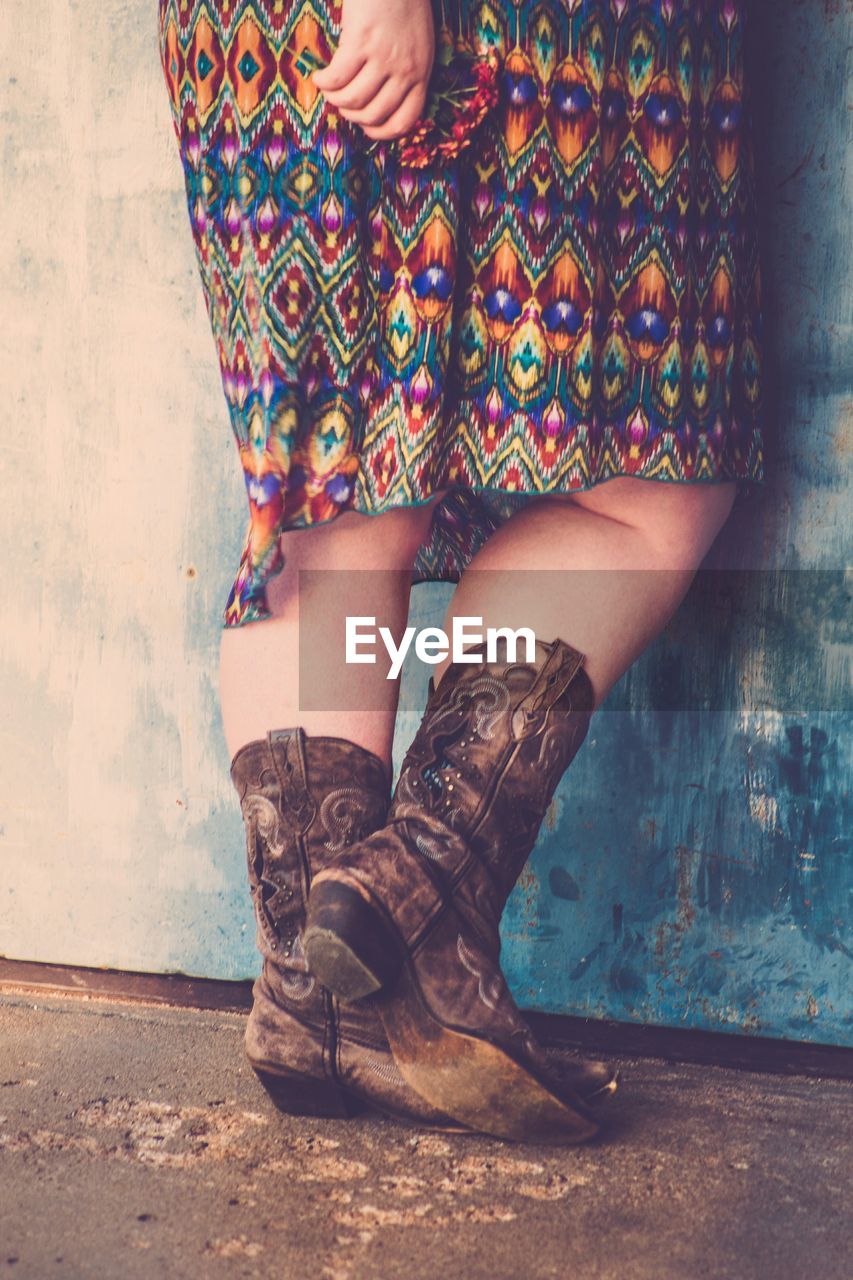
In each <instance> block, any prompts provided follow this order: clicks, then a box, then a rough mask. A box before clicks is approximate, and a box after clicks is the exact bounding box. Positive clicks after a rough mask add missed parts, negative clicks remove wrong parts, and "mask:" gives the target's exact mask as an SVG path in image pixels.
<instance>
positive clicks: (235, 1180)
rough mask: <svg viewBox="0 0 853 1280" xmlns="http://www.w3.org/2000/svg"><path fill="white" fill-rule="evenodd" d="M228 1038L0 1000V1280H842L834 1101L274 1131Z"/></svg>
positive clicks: (843, 1107) (735, 1096)
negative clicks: (574, 1125)
mask: <svg viewBox="0 0 853 1280" xmlns="http://www.w3.org/2000/svg"><path fill="white" fill-rule="evenodd" d="M242 1029H243V1018H242V1016H241V1015H238V1014H219V1013H216V1014H214V1013H207V1012H192V1011H185V1010H176V1009H165V1008H161V1007H155V1006H146V1005H139V1004H135V1005H131V1004H117V1003H108V1002H106V1001H96V1000H74V999H70V1000H69V999H59V998H56V999H54V998H45V997H43V996H37V997H36V996H29V995H27V994H23V993H22V994H14V993H8V994H6V995H5V996H3V997H2V998H0V1277H2V1276H5V1275H7V1274H8V1275H9V1276H10V1277H12V1276H14V1277H15V1280H24V1278H26V1280H45V1278H46V1277H51V1276H57V1277H63V1278H67V1277H81V1278H83V1277H85V1278H86V1280H90V1278H98V1280H100V1277H104V1280H117V1278H118V1277H121V1278H122V1280H136V1277H140V1278H141V1277H145V1278H146V1280H147V1278H148V1277H182V1280H183V1278H189V1280H196V1277H203V1278H206V1277H212V1278H214V1277H215V1278H218V1277H222V1278H223V1280H230V1278H231V1277H237V1276H257V1277H273V1276H275V1277H277V1278H279V1280H289V1278H290V1277H294V1278H295V1277H300V1278H301V1277H309V1276H310V1277H319V1278H320V1280H362V1277H364V1278H365V1280H366V1278H367V1277H370V1278H371V1280H373V1278H377V1277H378V1278H379V1280H384V1278H385V1277H389V1278H395V1280H396V1278H397V1277H400V1278H401V1280H402V1278H405V1280H434V1278H435V1277H442V1280H456V1278H457V1277H459V1278H464V1280H480V1278H481V1277H482V1278H483V1280H485V1278H486V1277H488V1278H489V1280H516V1278H519V1280H520V1278H521V1277H525V1278H530V1280H536V1278H538V1277H546V1276H559V1277H576V1278H580V1280H610V1278H611V1277H613V1278H614V1280H615V1278H616V1277H619V1280H652V1278H654V1280H667V1278H668V1277H678V1280H693V1278H694V1277H709V1278H711V1280H728V1278H729V1277H730V1278H731V1280H751V1278H753V1277H761V1278H762V1280H763V1278H764V1277H767V1278H768V1280H771V1278H772V1280H788V1278H790V1280H803V1278H804V1277H810V1278H811V1280H835V1278H836V1277H837V1278H838V1280H842V1278H843V1280H849V1277H850V1276H851V1275H853V1251H851V1240H853V1212H852V1210H853V1203H851V1176H850V1175H851V1169H853V1105H851V1104H852V1103H853V1085H849V1084H845V1083H842V1082H839V1081H820V1080H814V1079H805V1078H794V1077H779V1076H761V1075H756V1074H739V1073H737V1072H734V1071H726V1070H720V1069H713V1068H702V1067H696V1066H672V1065H668V1064H665V1063H660V1062H652V1061H648V1060H644V1061H637V1062H633V1061H625V1062H624V1064H622V1067H623V1083H622V1086H621V1089H620V1092H619V1093H618V1094H617V1096H616V1098H615V1099H614V1100H613V1102H612V1103H611V1105H610V1109H609V1113H608V1114H609V1115H610V1117H611V1119H610V1124H609V1126H608V1133H607V1136H606V1137H605V1138H603V1139H601V1140H597V1141H596V1142H595V1143H594V1144H592V1145H588V1146H585V1147H580V1148H568V1149H563V1150H556V1149H554V1148H542V1147H520V1146H511V1145H508V1144H502V1143H500V1142H497V1141H492V1140H490V1139H483V1138H478V1137H460V1138H448V1137H446V1136H443V1135H437V1134H428V1133H418V1132H417V1131H414V1130H412V1129H408V1128H405V1127H403V1126H402V1125H396V1124H394V1123H392V1122H391V1121H385V1120H382V1119H356V1120H349V1121H317V1120H304V1119H294V1118H291V1117H286V1116H280V1115H279V1114H278V1113H277V1112H276V1111H274V1110H273V1109H272V1108H271V1106H270V1105H269V1104H268V1103H267V1100H266V1096H265V1094H264V1093H263V1091H262V1090H261V1089H260V1087H259V1086H258V1085H257V1083H256V1081H255V1079H254V1077H253V1075H252V1073H251V1072H250V1071H249V1070H248V1069H247V1067H245V1066H244V1064H243V1061H242V1045H241V1037H242Z"/></svg>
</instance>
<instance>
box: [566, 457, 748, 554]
mask: <svg viewBox="0 0 853 1280" xmlns="http://www.w3.org/2000/svg"><path fill="white" fill-rule="evenodd" d="M736 490H737V483H736V481H734V480H732V481H715V482H713V483H711V482H702V481H695V482H693V483H692V484H691V483H676V482H674V481H667V480H641V479H638V478H636V477H633V476H615V477H614V478H613V479H612V480H605V481H602V482H601V483H600V484H597V485H594V486H593V487H592V488H590V489H580V490H577V491H576V492H574V493H569V494H561V495H559V496H560V498H561V499H562V500H564V501H566V502H569V503H571V504H572V505H573V506H574V507H579V508H581V510H584V511H590V512H592V513H594V514H595V515H598V516H603V517H605V518H606V519H608V520H615V521H617V522H619V523H621V524H627V525H630V526H631V527H632V528H636V529H639V530H641V531H642V533H643V534H644V536H645V537H647V538H649V539H651V540H653V541H654V540H659V541H661V542H663V543H664V544H665V545H667V546H672V545H673V543H674V542H677V543H680V544H681V545H683V546H684V549H685V551H688V550H689V549H691V548H693V549H694V551H695V552H702V548H703V547H705V549H706V550H707V548H708V547H709V546H710V545H711V543H712V542H713V540H714V538H715V537H716V535H717V533H718V532H719V530H720V529H721V528H722V526H723V524H725V521H726V519H727V518H728V515H729V513H730V511H731V508H732V503H733V502H734V497H735V492H736ZM702 554H704V552H702Z"/></svg>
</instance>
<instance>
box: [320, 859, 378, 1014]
mask: <svg viewBox="0 0 853 1280" xmlns="http://www.w3.org/2000/svg"><path fill="white" fill-rule="evenodd" d="M302 947H303V950H304V952H305V959H306V960H307V962H308V968H309V969H310V970H311V972H312V973H313V975H314V977H315V978H316V979H317V980H318V981H319V982H320V983H322V985H323V986H324V987H327V988H328V989H329V990H330V991H332V992H334V994H335V995H336V996H337V997H338V999H339V1000H343V1001H344V1002H349V1001H353V1000H360V999H362V998H363V997H364V996H369V995H373V994H375V993H376V992H377V991H382V990H385V989H386V988H390V987H392V986H393V985H394V983H395V981H396V980H397V978H398V976H399V973H400V968H401V964H402V958H401V955H400V945H399V943H398V940H397V937H396V934H395V933H394V931H393V929H392V928H391V926H390V925H389V924H388V923H387V921H386V920H385V917H384V916H383V915H382V914H381V912H380V911H379V910H377V909H376V908H374V907H372V906H371V905H370V903H369V902H366V901H365V899H364V898H363V897H362V896H361V894H360V893H358V892H357V890H355V889H351V888H350V887H349V886H348V885H345V884H341V883H339V882H337V881H334V880H321V881H320V883H319V884H315V885H314V887H313V888H312V890H311V895H310V897H309V900H308V915H307V918H306V923H305V931H304V933H303V935H302Z"/></svg>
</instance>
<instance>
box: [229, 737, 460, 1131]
mask: <svg viewBox="0 0 853 1280" xmlns="http://www.w3.org/2000/svg"><path fill="white" fill-rule="evenodd" d="M231 777H232V780H233V782H234V785H235V787H236V789H237V793H238V795H239V797H240V806H241V810H242V813H243V817H244V820H245V824H246V840H247V853H248V864H249V881H250V884H251V889H252V897H253V900H254V907H255V919H256V923H257V944H258V948H259V950H260V952H261V954H262V956H263V958H264V963H263V971H262V973H261V975H260V977H259V978H258V979H257V981H256V982H255V984H254V988H253V997H254V1003H253V1007H252V1011H251V1013H250V1015H249V1019H248V1023H247V1027H246V1039H245V1047H246V1054H247V1057H248V1059H249V1062H250V1064H251V1066H252V1068H253V1070H254V1071H255V1073H256V1074H257V1076H258V1078H259V1079H260V1081H261V1083H262V1084H263V1085H264V1087H265V1088H266V1089H267V1091H268V1093H269V1094H270V1096H271V1098H272V1099H273V1101H274V1102H275V1103H276V1105H277V1106H278V1107H279V1108H281V1110H283V1111H287V1112H291V1113H295V1114H299V1115H320V1116H345V1115H350V1114H353V1113H354V1112H356V1111H358V1110H360V1109H362V1107H363V1106H364V1104H367V1105H370V1106H373V1107H375V1108H377V1109H379V1110H381V1111H384V1112H386V1113H389V1114H391V1115H394V1116H397V1117H401V1118H404V1119H408V1120H414V1121H416V1122H419V1123H422V1124H426V1125H428V1126H430V1127H435V1128H441V1129H447V1128H449V1129H458V1128H460V1127H461V1126H460V1125H458V1124H455V1123H454V1122H453V1121H452V1120H450V1119H449V1118H448V1117H446V1116H444V1115H442V1114H441V1113H440V1112H439V1111H438V1110H437V1109H436V1108H434V1107H432V1106H431V1105H430V1104H429V1103H428V1102H427V1101H426V1100H425V1099H424V1098H423V1097H422V1096H421V1095H419V1094H418V1093H416V1092H415V1091H414V1090H413V1089H412V1088H411V1087H410V1086H409V1085H408V1084H407V1083H406V1082H405V1080H404V1079H403V1078H402V1076H401V1074H400V1072H399V1070H398V1069H397V1067H396V1065H395V1063H394V1059H393V1058H392V1056H391V1052H390V1049H389V1047H388V1042H387V1039H386V1036H385V1033H384V1030H383V1027H382V1023H381V1022H380V1020H379V1017H378V1015H377V1014H376V1012H375V1011H374V1010H372V1009H371V1008H370V1007H369V1004H367V1005H363V1006H361V1007H359V1008H354V1009H351V1010H341V1009H339V1007H338V1003H337V1001H336V1000H335V999H334V997H333V996H332V995H331V994H330V993H329V992H328V991H325V990H324V989H323V988H322V987H321V986H320V984H319V983H318V982H317V980H316V979H315V978H314V977H313V975H312V974H310V973H309V972H308V969H307V966H306V963H305V957H304V955H303V953H302V946H301V941H300V937H299V930H300V927H301V925H302V923H303V920H304V914H305V902H306V898H307V893H308V887H309V885H310V883H311V877H312V875H313V873H314V872H315V871H316V870H317V869H318V868H320V867H322V866H324V865H326V864H327V863H328V862H329V861H330V860H331V859H332V858H333V857H334V856H335V855H336V854H337V853H339V852H341V851H342V850H344V849H346V848H347V847H348V846H349V845H350V844H351V843H352V842H353V841H355V840H358V839H359V838H361V837H364V836H366V835H368V834H369V833H370V832H371V831H373V830H375V829H376V827H378V826H379V825H380V823H381V822H382V821H383V820H384V817H385V812H386V809H387V806H388V798H389V790H390V787H389V781H388V777H387V772H386V770H385V767H384V765H383V764H382V762H381V760H379V758H378V757H377V756H375V755H373V753H372V752H370V751H367V750H365V749H364V748H362V747H359V746H358V745H357V744H355V743H352V742H348V741H346V740H345V739H342V738H328V737H314V736H310V737H309V736H308V735H307V734H306V733H305V732H304V731H303V730H302V729H300V728H297V729H284V730H278V731H273V732H271V733H269V734H268V735H267V737H266V738H264V739H259V740H258V741H256V742H251V743H248V744H247V745H246V746H244V747H242V748H241V749H240V751H238V752H237V754H236V755H235V757H234V760H233V761H232V764H231Z"/></svg>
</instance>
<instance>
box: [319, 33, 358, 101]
mask: <svg viewBox="0 0 853 1280" xmlns="http://www.w3.org/2000/svg"><path fill="white" fill-rule="evenodd" d="M363 65H364V57H363V56H362V55H361V54H358V53H354V52H351V51H350V50H349V49H348V48H346V47H345V46H344V45H342V44H339V45H338V47H337V49H336V50H335V52H334V54H333V55H332V60H331V62H327V63H326V65H325V67H320V68H319V70H317V71H312V72H311V80H312V82H313V83H314V84H315V85H316V87H317V88H318V89H322V90H326V89H341V88H343V86H344V85H345V84H349V82H350V80H352V78H353V76H354V75H355V73H356V72H357V71H358V70H359V69H360V68H361V67H362V66H363Z"/></svg>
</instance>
